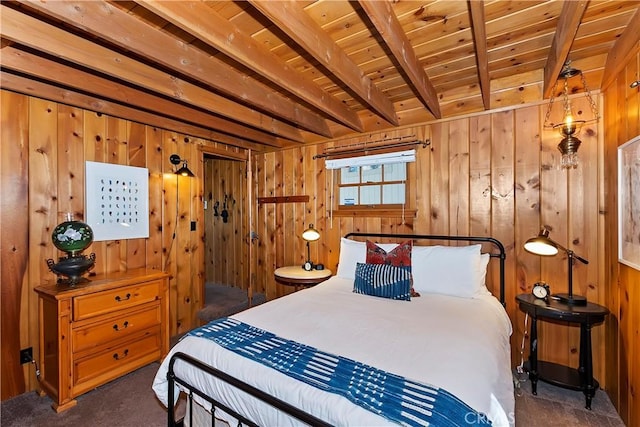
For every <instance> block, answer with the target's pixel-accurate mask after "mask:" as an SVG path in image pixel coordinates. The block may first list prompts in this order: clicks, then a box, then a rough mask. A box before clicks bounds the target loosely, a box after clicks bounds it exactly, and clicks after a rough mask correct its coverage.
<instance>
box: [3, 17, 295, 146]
mask: <svg viewBox="0 0 640 427" xmlns="http://www.w3.org/2000/svg"><path fill="white" fill-rule="evenodd" d="M0 7H1V9H2V14H1V22H2V36H3V37H6V38H7V39H10V40H12V41H15V42H17V43H20V44H23V45H25V46H28V47H30V48H32V49H35V50H37V51H42V52H45V53H47V54H49V55H53V56H55V57H58V58H62V59H64V60H67V61H70V62H72V63H75V64H79V65H81V66H83V67H86V68H88V69H92V70H95V71H98V72H100V73H103V74H106V75H109V76H112V77H114V78H117V79H121V80H123V81H126V82H127V83H129V84H133V85H136V86H138V87H143V88H145V89H147V90H151V91H153V92H155V93H158V94H161V95H164V96H167V97H169V98H170V99H173V100H175V101H177V102H183V103H187V104H190V105H192V106H195V107H198V108H202V109H204V110H206V111H211V112H214V113H216V114H219V115H221V116H223V117H228V118H229V119H232V120H235V121H237V122H241V123H244V124H246V125H248V126H252V127H254V128H256V129H259V130H262V131H265V132H269V133H272V134H274V135H279V136H281V137H283V138H285V139H290V140H293V141H298V142H304V140H303V137H302V134H301V133H300V130H299V129H298V128H295V127H294V126H291V125H289V124H287V123H283V122H281V121H279V120H277V119H274V118H272V117H269V116H266V115H264V114H262V113H260V112H258V111H256V110H253V109H251V108H248V107H245V106H243V105H240V104H238V103H236V102H233V101H230V100H229V99H227V98H225V97H223V96H220V95H217V94H215V93H213V92H211V91H209V90H205V89H203V88H200V87H198V86H195V85H193V84H190V83H188V82H186V81H184V80H182V79H179V78H177V77H175V76H173V75H169V74H166V73H164V72H162V71H160V70H158V69H156V68H154V67H151V66H148V65H145V64H143V63H141V62H138V61H135V60H133V59H131V58H129V57H127V56H124V55H122V54H120V53H118V52H115V51H113V50H110V49H107V48H105V47H102V46H100V45H97V44H95V43H93V42H92V41H90V40H87V39H84V38H82V37H79V36H76V35H73V34H71V33H68V32H66V31H63V30H61V29H59V28H57V27H55V26H53V25H49V24H47V23H45V22H42V21H39V20H37V19H35V18H33V17H30V16H28V15H25V14H23V13H20V12H19V11H17V10H14V9H11V8H8V7H6V6H5V5H4V4H3V5H2V6H0ZM25 28H28V29H29V30H28V31H25V30H24V29H25ZM151 109H152V108H150V110H151Z"/></svg>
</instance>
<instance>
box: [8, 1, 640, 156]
mask: <svg viewBox="0 0 640 427" xmlns="http://www.w3.org/2000/svg"><path fill="white" fill-rule="evenodd" d="M1 8H2V10H1V16H2V28H1V32H2V52H1V55H0V58H1V65H2V77H1V79H2V80H1V84H2V87H3V88H5V89H8V90H14V91H17V92H21V93H26V94H30V95H35V96H39V97H42V98H47V99H51V100H54V101H57V102H63V103H67V104H71V105H75V106H78V107H81V108H85V109H89V110H94V111H98V112H102V113H105V114H109V115H113V116H117V117H123V118H126V119H130V120H134V121H139V122H143V123H147V124H150V125H154V126H160V127H164V128H168V129H172V130H176V131H178V132H182V133H186V134H190V135H193V136H197V137H203V138H210V139H213V140H216V141H219V142H224V143H227V144H231V145H234V146H238V147H244V148H251V149H254V150H258V151H264V150H273V149H278V148H281V147H288V146H291V145H297V144H305V143H313V142H316V141H322V140H326V139H330V138H338V137H344V136H348V135H352V134H367V133H372V132H379V131H381V130H384V129H389V128H393V127H397V126H406V125H411V124H416V123H424V122H429V121H432V120H434V119H439V118H444V119H446V118H450V117H454V116H459V115H463V114H468V113H472V112H479V111H483V110H488V109H495V108H500V107H506V106H512V105H516V104H521V103H527V102H536V101H540V100H541V99H543V98H548V97H549V96H550V95H552V92H553V88H554V84H555V82H556V80H557V78H558V74H559V72H560V70H561V68H562V66H563V64H564V63H565V61H566V60H568V59H569V60H571V61H572V65H573V66H574V67H576V68H579V69H581V70H582V71H583V73H584V75H585V78H586V81H587V85H588V87H589V88H590V89H591V90H597V89H600V88H602V87H604V86H606V85H607V84H609V83H610V82H609V81H607V77H608V76H613V75H615V74H616V73H617V71H619V69H618V67H619V66H621V64H623V63H624V62H625V58H628V57H629V55H632V54H634V53H635V52H636V51H637V49H638V46H639V45H640V41H639V40H640V1H629V0H624V1H596V0H592V1H533V0H525V1H515V0H514V1H504V0H496V1H477V0H473V1H461V0H439V1H433V0H423V1H412V0H407V1H382V0H378V1H365V0H360V1H344V0H318V1H269V0H250V1H238V2H235V1H233V2H232V1H166V2H156V1H149V0H139V1H123V2H105V1H99V0H96V1H48V2H45V1H42V2H41V1H33V2H28V1H2V6H1ZM577 83H578V84H579V83H580V82H579V79H578V81H577ZM579 86H581V85H579Z"/></svg>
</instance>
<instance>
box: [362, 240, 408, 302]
mask: <svg viewBox="0 0 640 427" xmlns="http://www.w3.org/2000/svg"><path fill="white" fill-rule="evenodd" d="M390 246H395V247H393V248H392V249H391V250H389V249H388V248H389V247H390ZM412 247H413V240H405V241H404V242H402V243H399V244H397V245H396V244H395V243H393V244H387V245H382V246H381V245H378V244H376V243H373V242H372V241H370V240H367V264H388V265H393V266H395V267H406V268H408V270H409V271H410V272H411V248H412ZM385 248H387V249H385ZM412 282H413V280H412ZM410 286H411V291H410V292H411V296H412V297H419V296H420V294H419V293H418V292H416V291H415V289H414V288H413V283H411V285H410Z"/></svg>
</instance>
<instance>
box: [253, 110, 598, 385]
mask: <svg viewBox="0 0 640 427" xmlns="http://www.w3.org/2000/svg"><path fill="white" fill-rule="evenodd" d="M574 102H575V103H576V109H583V110H585V111H588V110H589V106H588V104H587V103H586V100H585V99H584V98H576V99H575V100H574ZM545 111H546V105H533V106H523V107H521V108H517V109H512V110H505V111H499V112H492V113H487V114H480V115H475V116H471V117H465V118H459V119H456V120H450V121H441V122H437V123H433V124H429V125H424V126H421V127H414V128H407V129H403V130H398V131H395V132H394V133H389V134H379V135H371V136H370V137H369V138H370V139H371V140H377V139H383V138H391V137H397V136H403V135H416V137H417V138H418V139H424V138H429V139H430V140H431V146H430V147H429V148H426V149H423V148H419V149H418V154H417V161H416V162H415V164H413V165H412V166H411V168H413V171H412V173H413V174H415V183H412V185H413V187H412V193H413V194H412V197H413V198H414V199H415V205H416V208H417V214H416V216H415V218H410V217H406V218H404V220H403V218H401V217H380V216H377V217H376V216H371V217H364V216H357V217H354V216H347V217H338V216H336V215H333V217H331V215H330V213H329V212H328V207H329V206H330V204H331V200H330V194H331V191H330V188H331V173H330V172H327V171H325V170H324V162H323V160H314V159H313V156H314V155H316V154H318V153H321V152H322V151H323V150H324V149H325V148H327V146H328V145H317V146H307V147H300V148H293V149H288V150H284V151H279V152H275V153H267V154H258V155H256V156H255V166H254V171H255V174H254V175H255V183H254V184H255V193H256V196H257V197H268V196H290V195H308V196H309V197H310V201H309V202H308V203H283V204H265V205H261V206H256V221H255V224H256V228H257V233H258V236H259V238H260V240H259V243H258V246H259V248H258V249H257V250H256V252H257V257H256V258H257V259H256V265H255V268H256V277H257V283H256V286H257V288H258V290H264V291H265V292H266V294H267V296H268V297H269V298H273V297H277V296H280V295H282V294H283V293H286V292H288V290H287V289H282V287H281V285H279V284H277V283H276V282H275V281H274V278H273V270H274V269H276V268H277V267H280V266H283V265H296V264H301V263H302V261H303V259H304V257H305V250H304V246H303V240H302V239H301V237H300V235H301V233H302V231H303V230H304V228H305V227H306V226H307V224H309V223H313V224H314V225H315V226H316V228H317V229H318V230H319V231H320V232H321V235H322V237H321V238H320V240H319V241H317V242H314V243H312V259H313V260H315V261H317V262H322V263H324V264H325V265H326V266H327V267H328V268H330V269H332V270H333V271H335V269H336V264H337V261H338V251H339V242H340V237H341V236H343V235H345V234H347V233H349V232H352V231H362V232H384V233H393V232H409V233H411V232H414V233H423V234H457V235H465V234H473V235H484V236H493V237H496V238H498V239H499V240H501V241H502V243H503V244H504V245H505V246H506V248H507V269H506V272H507V283H506V301H507V310H508V313H509V315H510V317H511V319H512V322H513V326H514V334H513V337H512V353H513V361H514V363H519V353H520V351H519V347H520V341H521V338H522V334H523V327H524V326H523V322H524V315H522V314H521V313H520V312H519V310H518V309H517V307H516V304H515V296H516V295H517V294H518V293H522V292H530V290H531V286H532V284H533V283H535V282H536V281H538V280H544V281H546V282H548V283H550V285H551V288H552V290H553V291H554V292H566V289H567V262H566V261H567V260H566V257H564V256H556V257H550V258H544V259H542V258H541V257H538V256H535V255H532V254H529V253H527V252H525V251H524V249H523V243H524V242H525V241H526V240H527V239H528V238H530V237H533V236H535V235H536V234H537V233H538V232H539V230H540V226H541V225H546V226H547V227H549V228H550V229H551V230H552V237H553V238H554V239H555V240H557V241H558V242H559V243H561V244H563V245H565V246H568V247H570V248H572V249H573V250H574V251H575V252H576V253H577V254H579V255H581V256H583V257H585V258H587V259H588V260H589V261H590V263H589V265H587V266H585V265H582V264H576V266H575V268H574V291H575V292H576V293H578V294H582V295H586V296H587V297H588V299H589V300H590V301H592V302H596V303H600V304H604V303H605V284H604V283H602V278H603V270H604V267H605V266H604V263H603V261H604V256H603V255H604V244H603V242H604V231H605V230H604V229H603V227H602V225H601V224H602V216H603V212H601V210H600V205H599V202H600V200H599V195H600V194H601V191H602V190H603V188H602V184H603V170H602V166H601V165H602V146H603V138H602V133H601V132H600V130H599V128H598V126H597V125H596V126H591V127H589V128H585V129H583V132H582V134H581V136H580V138H581V140H582V142H583V144H582V146H581V148H580V152H579V156H580V166H579V167H578V168H577V169H575V170H570V171H566V170H563V169H561V168H559V166H558V165H559V158H560V153H559V152H558V150H557V148H556V146H557V144H558V143H559V141H560V137H559V136H558V135H557V134H556V133H554V132H551V131H547V130H545V129H543V121H544V115H545ZM356 142H359V141H357V140H342V141H334V143H335V144H353V143H356ZM414 184H415V185H414ZM604 331H605V328H604V327H603V326H598V327H595V328H594V329H593V343H594V347H593V348H594V360H595V363H594V368H595V375H596V377H597V378H598V379H599V380H601V381H603V384H604V379H605V372H604V369H605V365H604V354H605V339H604ZM578 350H579V328H577V327H572V328H568V327H566V326H564V325H557V324H553V325H552V324H549V323H546V322H545V323H544V324H543V325H542V328H541V330H540V352H539V355H540V357H541V358H544V359H546V360H550V361H554V362H559V363H565V364H569V365H571V366H576V367H577V365H578V353H579V352H578ZM527 354H528V342H527V349H526V350H525V357H527Z"/></svg>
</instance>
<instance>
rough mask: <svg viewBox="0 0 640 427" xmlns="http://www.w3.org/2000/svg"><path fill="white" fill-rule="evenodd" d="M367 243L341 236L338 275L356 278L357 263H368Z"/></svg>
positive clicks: (345, 277)
mask: <svg viewBox="0 0 640 427" xmlns="http://www.w3.org/2000/svg"><path fill="white" fill-rule="evenodd" d="M366 261H367V244H366V243H365V242H357V241H355V240H351V239H346V238H344V237H342V238H340V258H339V259H338V271H337V272H336V276H338V277H342V278H344V279H351V280H355V278H356V264H357V263H362V264H364V263H366Z"/></svg>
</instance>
